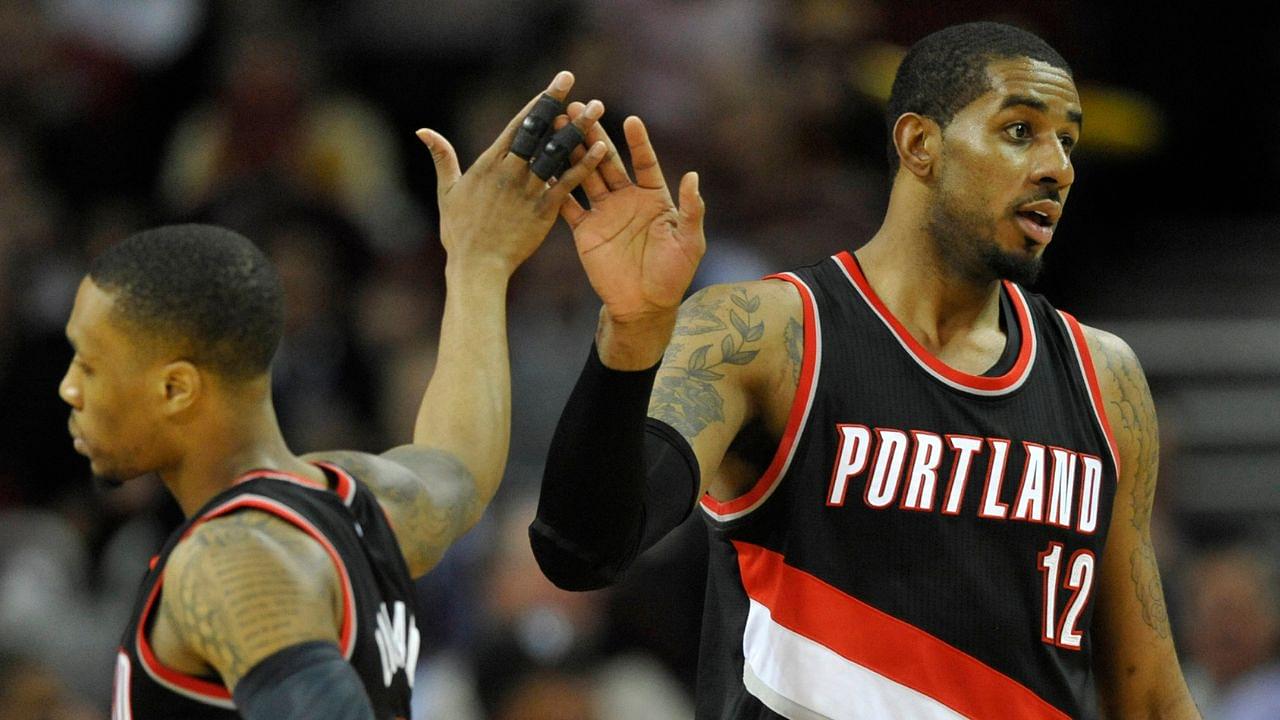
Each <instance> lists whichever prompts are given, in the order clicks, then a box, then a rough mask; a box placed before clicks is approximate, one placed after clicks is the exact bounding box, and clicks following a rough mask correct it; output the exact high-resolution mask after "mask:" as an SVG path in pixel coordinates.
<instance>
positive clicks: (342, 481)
mask: <svg viewBox="0 0 1280 720" xmlns="http://www.w3.org/2000/svg"><path fill="white" fill-rule="evenodd" d="M316 465H319V466H320V467H324V468H329V469H330V470H332V471H333V474H334V475H337V476H338V484H337V486H336V487H334V489H333V491H334V492H336V493H337V494H338V497H340V498H342V502H343V504H344V505H347V506H350V505H351V501H352V500H355V498H356V482H355V480H354V479H352V477H351V473H349V472H347V471H346V470H343V469H342V468H340V467H338V466H337V465H334V464H333V463H330V462H317V463H316Z"/></svg>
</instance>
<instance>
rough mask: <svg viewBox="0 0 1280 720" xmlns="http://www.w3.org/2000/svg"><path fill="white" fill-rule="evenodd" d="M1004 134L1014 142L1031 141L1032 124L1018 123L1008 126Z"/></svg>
mask: <svg viewBox="0 0 1280 720" xmlns="http://www.w3.org/2000/svg"><path fill="white" fill-rule="evenodd" d="M1004 133H1005V134H1006V135H1008V136H1009V137H1010V138H1011V139H1013V140H1018V141H1022V140H1030V139H1031V123H1025V122H1016V123H1013V124H1012V125H1008V126H1006V127H1005V129H1004Z"/></svg>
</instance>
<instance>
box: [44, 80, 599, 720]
mask: <svg viewBox="0 0 1280 720" xmlns="http://www.w3.org/2000/svg"><path fill="white" fill-rule="evenodd" d="M572 83H573V78H572V76H571V75H569V74H568V73H561V74H560V75H558V76H557V77H556V79H555V80H554V81H553V83H552V85H551V87H550V88H548V90H547V94H549V95H551V96H553V97H555V98H557V99H558V100H562V99H563V98H564V97H565V95H566V94H567V93H568V91H569V89H570V87H571V86H572ZM534 103H535V101H530V103H529V106H528V107H527V108H526V109H525V112H528V111H529V109H530V108H532V107H533V106H534ZM602 112H603V106H601V105H600V103H599V102H597V101H592V103H591V104H590V106H589V110H588V111H587V112H584V113H581V114H579V115H578V116H577V119H576V120H575V126H576V127H578V128H579V130H581V131H586V130H588V129H589V128H590V127H591V126H592V125H593V124H594V122H595V120H596V119H597V118H599V116H600V114H601V113H602ZM524 115H525V113H524V112H522V113H521V114H520V115H517V116H516V118H515V119H514V120H513V121H512V122H511V124H510V125H509V126H508V127H507V129H506V130H505V131H504V132H503V133H502V135H501V136H500V137H499V138H498V139H497V141H496V142H495V143H494V144H493V146H491V147H490V148H489V149H488V150H487V151H486V152H485V153H484V154H483V155H481V157H480V158H479V160H477V162H476V163H475V165H473V166H472V167H471V168H470V169H469V170H468V171H467V172H466V174H461V173H460V170H459V166H458V159H457V157H456V155H455V153H454V150H453V149H452V147H451V146H450V145H449V143H448V142H447V141H446V140H445V139H444V138H443V137H441V136H440V135H438V134H436V133H434V132H431V131H428V130H424V131H420V133H419V135H420V137H421V139H422V140H423V142H424V143H425V144H426V145H427V146H428V147H429V148H430V150H431V153H432V156H433V158H434V160H435V166H436V172H437V175H438V180H439V189H440V190H439V201H440V210H441V239H442V242H443V244H444V246H445V249H446V251H447V253H448V262H447V266H446V279H447V283H448V290H447V296H446V300H445V309H444V319H443V324H442V327H441V334H440V348H439V355H438V357H437V360H436V367H435V372H434V374H433V375H432V378H431V381H430V384H429V385H428V387H427V390H426V394H425V396H424V398H423V400H422V406H421V410H420V411H419V414H418V418H417V425H416V427H415V428H414V432H413V442H412V443H411V444H409V445H403V446H401V447H397V448H394V449H392V450H390V451H388V452H386V453H383V454H382V455H368V454H363V453H356V452H325V453H318V454H315V455H309V456H306V457H297V456H295V455H293V454H292V453H291V452H290V451H289V449H288V448H287V447H286V446H285V442H284V440H283V437H282V436H281V432H280V428H279V426H278V425H277V422H276V416H275V412H274V410H273V409H272V404H271V394H270V376H269V366H270V362H271V358H272V355H273V354H274V352H275V349H276V345H277V344H278V342H279V340H280V334H281V327H282V301H281V289H280V283H279V280H278V278H277V277H276V274H275V272H274V270H273V269H272V268H271V266H270V265H269V263H268V262H267V260H266V258H265V257H264V256H263V255H262V253H261V252H260V251H259V250H258V249H257V248H256V247H254V245H253V244H252V243H251V242H249V241H248V240H246V239H245V238H243V237H241V236H239V235H237V234H235V233H233V232H231V231H228V230H224V229H221V228H215V227H209V226H200V225H181V226H168V227H162V228H158V229H155V230H149V231H146V232H143V233H140V234H138V235H135V236H133V237H131V238H129V239H127V240H125V241H123V242H121V243H120V244H118V245H116V246H114V247H112V248H110V249H108V250H107V251H105V252H104V253H103V254H102V255H101V256H99V257H98V258H97V259H96V260H95V261H94V263H93V266H92V268H91V270H90V272H89V274H88V277H86V278H85V279H84V281H83V282H82V283H81V284H80V289H79V292H78V294H77V296H76V301H75V306H74V309H73V310H72V313H71V318H70V320H69V321H68V323H67V337H68V338H69V339H70V341H71V344H72V346H73V347H74V349H75V357H74V359H73V360H72V363H71V366H70V368H69V369H68V370H67V374H66V377H65V378H64V379H63V381H62V385H61V388H60V393H61V395H62V398H63V400H65V401H66V402H67V404H68V405H70V406H71V418H70V421H69V428H70V432H71V435H72V437H73V438H74V443H75V447H76V449H77V450H78V451H79V452H81V453H83V454H84V455H86V456H87V457H88V459H89V462H90V466H91V468H92V471H93V472H94V474H95V475H98V476H101V477H103V478H106V479H109V480H114V481H117V482H119V481H124V482H127V481H128V479H129V478H133V477H137V476H140V475H143V474H147V473H156V474H158V475H159V477H160V479H161V480H162V481H163V482H164V484H165V486H166V487H167V488H168V490H169V491H170V492H171V493H173V496H174V497H175V498H176V499H177V501H178V504H179V505H180V506H181V507H182V509H183V511H184V512H185V513H186V516H187V521H186V523H185V524H184V525H183V526H182V527H181V528H179V529H178V530H177V531H176V532H175V533H174V535H173V536H172V537H171V538H170V539H169V541H168V543H167V544H166V545H165V546H164V548H163V549H162V550H161V552H160V553H159V555H157V557H156V558H155V560H154V561H153V562H152V565H151V569H150V572H149V573H148V575H147V576H146V579H145V581H144V584H143V587H142V590H141V593H140V596H139V599H138V603H137V606H136V611H135V614H134V617H133V620H132V622H131V623H130V625H129V627H128V629H127V631H126V633H125V636H124V640H123V642H122V643H121V647H120V652H119V654H118V657H117V662H116V676H115V697H114V702H113V718H114V719H115V720H131V719H133V720H144V719H152V718H166V719H167V718H173V719H178V718H182V719H183V720H191V719H193V718H237V717H243V718H250V719H253V720H303V719H304V718H305V719H306V720H316V719H324V718H331V719H333V720H339V719H341V720H353V719H357V718H359V719H365V720H373V719H374V718H377V720H390V719H391V718H407V717H408V716H409V689H410V684H411V682H412V678H413V674H414V665H415V663H416V660H417V654H418V648H419V633H418V630H417V628H416V627H415V624H414V611H413V602H412V586H411V580H410V579H411V578H412V577H416V576H419V575H421V574H423V573H425V572H426V571H427V570H428V569H430V568H431V567H432V565H434V564H435V563H436V562H437V561H438V560H439V559H440V557H441V555H442V554H443V553H444V551H445V550H446V549H447V548H448V547H449V545H450V544H451V543H452V542H453V541H454V540H455V539H456V538H457V537H459V536H460V535H461V534H462V533H464V532H465V531H466V530H467V529H468V528H470V527H471V526H472V525H473V524H474V523H475V522H476V521H477V520H478V519H479V517H480V514H481V512H482V511H483V510H484V508H485V506H486V505H487V503H488V502H489V500H490V498H492V497H493V494H494V491H495V490H496V488H497V484H498V481H499V480H500V478H501V477H502V472H503V467H504V465H505V462H506V454H507V444H508V439H509V432H510V400H511V398H510V372H509V367H508V361H507V341H506V307H505V306H506V288H507V281H508V279H509V278H510V276H511V273H512V272H513V271H514V270H515V268H516V267H517V266H518V265H519V264H520V263H521V262H523V261H524V260H525V259H526V258H527V257H528V256H529V255H530V254H531V253H533V252H534V250H535V249H537V247H538V245H539V244H540V243H541V242H542V240H543V239H544V237H545V236H546V234H547V232H548V230H549V229H550V228H551V225H552V224H553V223H554V222H555V220H556V215H557V210H558V208H559V207H560V204H561V203H562V202H563V200H564V198H565V197H567V195H568V192H569V191H570V190H571V189H573V188H574V187H576V186H577V184H578V183H579V182H580V181H581V180H582V179H583V177H585V175H586V174H587V172H588V171H590V170H591V169H592V168H593V167H594V165H595V163H597V162H599V160H600V158H601V157H603V156H604V150H605V148H604V146H603V145H602V144H600V145H598V146H596V147H593V148H591V149H590V150H589V151H588V152H587V153H586V154H585V155H584V156H583V157H582V158H581V159H580V160H579V162H578V163H577V164H576V165H574V166H573V167H571V168H570V169H568V170H567V171H565V172H563V173H562V174H561V175H560V178H559V182H557V183H555V184H554V185H549V184H548V183H547V182H545V181H544V180H543V179H542V178H541V177H539V176H536V175H535V174H534V173H533V172H531V165H530V163H529V162H528V161H527V159H525V158H522V157H520V156H517V155H516V154H513V153H509V152H508V148H509V147H510V146H511V145H512V142H513V139H516V138H519V136H520V133H521V132H523V130H522V129H521V128H522V124H521V120H522V118H523V117H524Z"/></svg>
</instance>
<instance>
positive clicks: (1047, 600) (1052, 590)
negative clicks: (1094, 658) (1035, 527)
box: [1036, 542, 1095, 650]
mask: <svg viewBox="0 0 1280 720" xmlns="http://www.w3.org/2000/svg"><path fill="white" fill-rule="evenodd" d="M1062 553H1063V548H1062V543H1056V542H1055V543H1049V549H1048V550H1045V551H1044V552H1042V553H1040V554H1039V555H1038V556H1036V559H1037V561H1038V564H1039V568H1040V574H1041V575H1043V576H1044V583H1043V586H1044V607H1043V608H1042V610H1043V612H1042V614H1041V620H1040V639H1041V640H1043V641H1045V642H1047V643H1049V644H1051V645H1057V646H1058V647H1060V648H1065V649H1067V650H1079V649H1080V643H1081V640H1082V639H1083V633H1081V632H1080V630H1079V628H1078V627H1077V624H1078V623H1079V622H1080V615H1081V614H1082V613H1083V612H1084V608H1085V606H1086V605H1087V604H1088V603H1089V597H1090V595H1092V592H1093V574H1094V573H1093V569H1094V564H1095V562H1094V556H1093V553H1092V552H1090V551H1088V550H1083V549H1081V550H1077V551H1075V552H1074V553H1072V555H1071V558H1070V560H1068V561H1067V563H1066V574H1065V575H1064V574H1063V572H1062V570H1063V563H1062ZM1059 583H1061V584H1062V586H1063V587H1064V588H1066V589H1067V590H1070V591H1071V597H1069V598H1068V599H1067V602H1066V606H1065V608H1064V610H1063V611H1062V613H1061V615H1059V613H1058V585H1059Z"/></svg>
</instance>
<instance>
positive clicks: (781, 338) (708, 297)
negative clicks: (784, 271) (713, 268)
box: [663, 280, 802, 380]
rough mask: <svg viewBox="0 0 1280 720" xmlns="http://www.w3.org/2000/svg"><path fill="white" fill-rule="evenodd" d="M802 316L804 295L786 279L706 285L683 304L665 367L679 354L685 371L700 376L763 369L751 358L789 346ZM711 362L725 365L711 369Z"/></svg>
mask: <svg viewBox="0 0 1280 720" xmlns="http://www.w3.org/2000/svg"><path fill="white" fill-rule="evenodd" d="M801 318H802V310H801V301H800V293H799V291H797V290H796V288H795V287H794V286H792V285H791V284H790V283H788V282H785V281H782V280H756V281H751V282H744V283H733V284H724V285H711V286H708V287H705V288H703V289H702V290H699V291H698V292H696V293H694V294H693V295H691V296H690V297H689V299H688V300H686V301H685V302H684V304H683V305H681V306H680V315H679V318H678V319H677V321H676V328H675V331H674V332H673V333H672V338H671V344H670V345H669V346H668V347H667V354H666V355H665V356H664V358H663V366H664V369H667V367H668V365H669V364H670V363H669V361H670V360H672V359H674V358H677V357H681V358H683V359H684V360H685V363H684V364H683V368H684V369H687V370H690V371H697V370H703V371H704V372H694V375H695V376H699V377H701V378H702V379H706V380H714V379H716V378H714V377H713V375H720V374H723V373H724V372H728V371H735V370H734V369H735V368H736V369H737V370H736V371H735V372H737V374H743V373H748V374H749V373H751V372H752V371H756V370H758V369H759V367H760V363H755V362H753V361H755V360H756V358H757V357H758V356H759V355H760V353H762V352H763V353H765V354H766V355H767V356H768V355H772V354H773V353H774V351H776V350H778V349H783V350H785V344H786V342H787V340H786V338H788V337H789V334H790V333H794V332H795V330H797V329H799V328H800V327H801V325H802V323H801ZM717 351H718V353H717ZM717 355H718V361H716V362H713V361H715V360H716V357H717ZM762 359H768V358H762ZM707 364H712V365H715V366H720V367H722V369H721V370H719V371H716V370H711V369H709V368H708V367H707Z"/></svg>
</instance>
